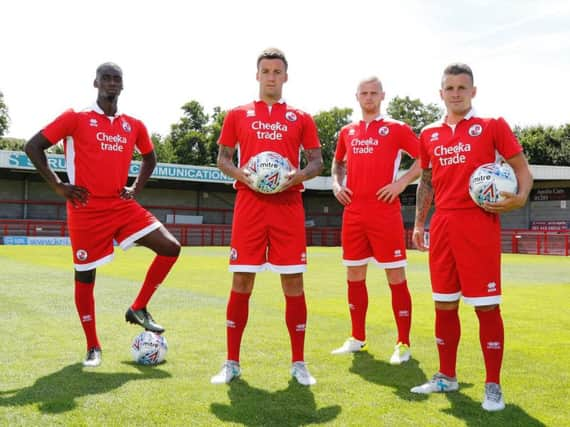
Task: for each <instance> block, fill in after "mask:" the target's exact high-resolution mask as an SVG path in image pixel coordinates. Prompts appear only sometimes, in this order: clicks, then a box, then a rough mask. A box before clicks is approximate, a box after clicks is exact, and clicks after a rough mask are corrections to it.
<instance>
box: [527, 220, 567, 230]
mask: <svg viewBox="0 0 570 427" xmlns="http://www.w3.org/2000/svg"><path fill="white" fill-rule="evenodd" d="M569 228H570V221H532V223H531V225H530V229H531V230H533V231H565V230H568V229H569Z"/></svg>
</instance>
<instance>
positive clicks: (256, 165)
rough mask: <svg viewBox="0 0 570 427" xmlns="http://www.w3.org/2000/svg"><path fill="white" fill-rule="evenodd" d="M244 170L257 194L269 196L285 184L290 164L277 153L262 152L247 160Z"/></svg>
mask: <svg viewBox="0 0 570 427" xmlns="http://www.w3.org/2000/svg"><path fill="white" fill-rule="evenodd" d="M246 170H247V171H248V172H249V173H250V175H249V177H250V179H251V181H252V183H253V186H254V187H255V188H256V189H257V190H258V191H259V192H261V193H266V194H271V193H276V192H278V191H279V190H280V189H281V187H282V186H283V184H285V183H286V182H287V177H288V174H289V172H291V164H290V163H289V160H287V159H286V158H285V157H283V156H281V155H280V154H279V153H275V152H273V151H263V152H261V153H259V154H257V155H255V156H253V157H252V158H251V159H249V162H248V163H247V166H246Z"/></svg>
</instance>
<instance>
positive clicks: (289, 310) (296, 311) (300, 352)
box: [285, 294, 307, 362]
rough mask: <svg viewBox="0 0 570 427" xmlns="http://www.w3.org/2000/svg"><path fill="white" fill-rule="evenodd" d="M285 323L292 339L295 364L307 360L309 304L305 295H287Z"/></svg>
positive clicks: (292, 355) (292, 353)
mask: <svg viewBox="0 0 570 427" xmlns="http://www.w3.org/2000/svg"><path fill="white" fill-rule="evenodd" d="M285 322H286V323H287V329H288V330H289V337H290V338H291V357H292V361H293V362H302V361H304V360H305V326H306V324H307V304H306V302H305V294H301V295H297V296H287V295H285Z"/></svg>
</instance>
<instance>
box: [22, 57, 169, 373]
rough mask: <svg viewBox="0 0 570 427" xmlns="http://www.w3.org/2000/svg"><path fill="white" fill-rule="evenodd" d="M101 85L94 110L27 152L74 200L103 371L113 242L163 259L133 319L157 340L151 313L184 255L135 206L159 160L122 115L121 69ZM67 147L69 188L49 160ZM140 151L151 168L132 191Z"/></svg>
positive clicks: (91, 352) (98, 81)
mask: <svg viewBox="0 0 570 427" xmlns="http://www.w3.org/2000/svg"><path fill="white" fill-rule="evenodd" d="M93 85H94V87H95V88H96V89H97V90H98V95H97V101H96V102H95V103H94V104H93V105H92V106H91V107H89V108H87V109H85V110H83V111H73V110H68V111H65V112H64V113H63V114H61V115H60V116H59V117H57V118H56V119H55V120H54V121H53V122H51V123H50V124H48V125H47V126H46V127H45V128H44V129H43V130H41V131H40V132H38V133H37V134H36V135H34V136H33V137H32V138H31V139H30V140H29V141H28V142H27V143H26V146H25V151H26V154H27V155H28V157H29V158H30V160H31V161H32V163H33V164H34V166H35V167H36V168H37V169H38V171H39V173H40V174H41V175H42V177H43V178H44V179H45V180H46V182H47V183H48V184H49V186H50V187H51V188H52V189H53V190H54V191H55V192H56V193H57V194H59V195H60V196H62V197H65V198H66V199H67V224H68V229H69V237H70V239H71V246H72V249H73V264H74V269H75V305H76V308H77V312H78V314H79V318H80V321H81V325H82V326H83V330H84V333H85V337H86V340H87V357H86V359H85V360H84V362H83V365H84V366H86V367H96V366H99V365H100V364H101V356H102V352H101V344H100V343H99V339H98V337H97V330H96V324H95V300H94V297H93V288H94V285H95V272H96V268H97V267H98V266H100V265H103V264H105V263H107V262H109V261H111V260H112V259H113V240H116V241H117V242H118V244H119V246H120V247H121V248H122V249H128V248H129V247H131V246H133V245H134V244H137V245H141V246H145V247H147V248H150V249H151V250H153V251H154V252H155V253H156V257H155V258H154V261H153V262H152V264H151V265H150V268H149V269H148V271H147V273H146V277H145V280H144V282H143V284H142V287H141V289H140V292H139V294H138V296H137V297H136V299H135V300H134V302H133V304H132V305H131V306H130V307H129V308H128V310H127V312H126V314H125V319H126V320H127V321H128V322H131V323H135V324H138V325H140V326H142V327H143V328H145V329H147V330H150V331H153V332H157V333H162V332H163V331H164V328H163V327H162V326H161V325H159V324H158V323H156V322H155V321H154V320H153V318H152V316H151V315H150V313H149V312H148V311H147V308H146V307H147V304H148V302H149V301H150V298H151V297H152V295H153V293H154V292H155V291H156V289H157V288H158V286H159V285H160V284H161V283H162V282H163V280H164V279H165V278H166V276H167V275H168V273H169V271H170V269H171V268H172V266H173V265H174V263H175V262H176V259H177V258H178V254H179V253H180V244H179V243H178V241H177V240H176V239H175V238H174V237H173V236H172V235H171V234H170V233H169V232H168V231H167V230H166V228H165V227H164V226H163V225H162V224H161V223H160V222H159V221H158V220H157V219H156V218H155V217H154V216H153V215H152V214H151V213H150V212H148V211H147V210H145V209H144V208H143V207H142V206H140V205H139V204H138V203H137V202H136V200H135V196H136V194H138V193H139V192H140V191H141V190H142V189H143V187H144V185H145V183H146V181H147V180H148V178H149V177H150V175H151V174H152V171H153V170H154V167H155V165H156V155H155V152H154V147H153V144H152V141H151V139H150V137H149V135H148V132H147V130H146V128H145V126H144V124H143V123H142V122H141V121H140V120H137V119H135V118H133V117H130V116H128V115H126V114H122V113H120V112H119V111H118V108H117V102H118V98H119V95H120V94H121V91H122V90H123V72H122V70H121V68H120V67H119V66H118V65H116V64H114V63H110V62H108V63H104V64H102V65H100V66H99V67H98V68H97V71H96V74H95V81H94V82H93ZM60 140H63V142H64V149H65V159H66V168H67V176H68V180H69V182H63V181H62V180H61V179H60V178H59V177H58V176H57V175H56V174H55V173H54V172H53V170H52V169H51V168H50V167H49V164H48V162H47V158H46V155H45V152H44V151H45V150H46V149H48V148H49V147H51V146H52V145H54V144H56V143H57V142H58V141H60ZM135 149H137V150H138V151H139V152H140V153H141V154H142V157H143V160H142V164H141V168H140V171H139V174H138V176H137V178H136V179H135V181H134V183H133V184H132V185H131V186H126V184H127V179H128V172H129V166H130V163H131V160H132V155H133V150H135Z"/></svg>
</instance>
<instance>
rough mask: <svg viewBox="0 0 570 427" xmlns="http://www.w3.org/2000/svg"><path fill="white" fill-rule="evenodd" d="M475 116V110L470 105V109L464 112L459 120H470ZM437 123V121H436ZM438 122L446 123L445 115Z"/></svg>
mask: <svg viewBox="0 0 570 427" xmlns="http://www.w3.org/2000/svg"><path fill="white" fill-rule="evenodd" d="M476 116H477V111H475V108H473V107H471V109H470V110H469V111H468V112H467V114H465V117H463V118H462V119H461V120H460V122H462V121H463V120H471V119H472V118H473V117H476ZM436 123H437V122H436ZM439 123H441V124H442V125H447V126H449V125H448V124H447V116H443V118H441V119H440V120H439Z"/></svg>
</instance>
